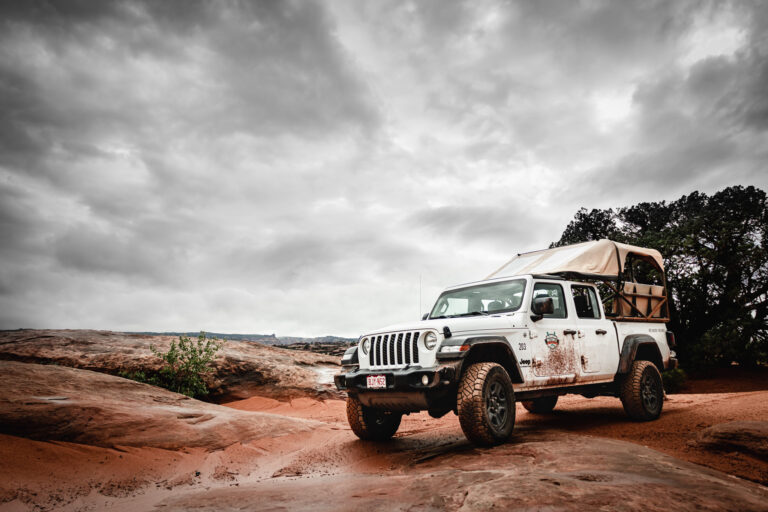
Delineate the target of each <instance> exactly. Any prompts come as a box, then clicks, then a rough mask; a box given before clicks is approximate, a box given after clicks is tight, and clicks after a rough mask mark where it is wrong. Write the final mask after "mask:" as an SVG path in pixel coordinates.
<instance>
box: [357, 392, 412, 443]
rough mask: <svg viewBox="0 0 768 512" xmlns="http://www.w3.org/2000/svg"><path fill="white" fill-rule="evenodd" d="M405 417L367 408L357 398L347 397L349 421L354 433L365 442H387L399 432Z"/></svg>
mask: <svg viewBox="0 0 768 512" xmlns="http://www.w3.org/2000/svg"><path fill="white" fill-rule="evenodd" d="M402 417H403V415H402V414H400V413H396V412H391V411H383V410H381V409H374V408H372V407H367V406H365V405H363V404H362V402H360V400H358V399H357V397H354V396H350V397H347V421H348V422H349V426H350V427H352V432H354V433H355V435H356V436H357V437H359V438H360V439H363V440H365V441H386V440H387V439H389V438H390V437H392V436H393V435H395V432H397V429H398V428H399V427H400V420H401V419H402Z"/></svg>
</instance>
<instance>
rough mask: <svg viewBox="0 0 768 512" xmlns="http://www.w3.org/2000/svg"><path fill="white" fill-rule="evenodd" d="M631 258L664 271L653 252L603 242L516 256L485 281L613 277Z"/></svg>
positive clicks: (621, 270)
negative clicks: (566, 275)
mask: <svg viewBox="0 0 768 512" xmlns="http://www.w3.org/2000/svg"><path fill="white" fill-rule="evenodd" d="M630 254H631V255H633V256H634V257H635V258H638V259H642V260H645V261H647V262H648V263H650V264H651V265H653V266H654V267H655V268H657V269H658V270H660V271H661V272H664V260H663V259H662V257H661V253H660V252H659V251H657V250H656V249H646V248H644V247H636V246H634V245H627V244H621V243H618V242H614V241H612V240H607V239H605V238H604V239H602V240H598V241H594V242H584V243H581V244H575V245H566V246H563V247H555V248H553V249H543V250H541V251H534V252H526V253H523V254H518V255H517V256H515V257H514V258H512V259H511V260H509V261H508V262H507V263H505V264H504V266H502V267H501V268H500V269H498V270H497V271H496V272H494V273H493V274H491V275H489V276H488V277H487V278H486V279H491V278H494V277H508V276H509V277H511V276H517V275H522V274H559V273H572V274H575V275H579V276H583V277H595V278H615V277H617V276H618V275H619V274H620V273H621V272H623V271H624V264H625V262H626V260H627V256H629V255H630Z"/></svg>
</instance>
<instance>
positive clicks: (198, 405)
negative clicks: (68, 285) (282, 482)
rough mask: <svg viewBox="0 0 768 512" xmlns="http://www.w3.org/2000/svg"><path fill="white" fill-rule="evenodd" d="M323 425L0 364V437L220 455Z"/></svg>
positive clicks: (109, 379)
mask: <svg viewBox="0 0 768 512" xmlns="http://www.w3.org/2000/svg"><path fill="white" fill-rule="evenodd" d="M316 426H317V422H314V421H311V420H304V419H300V418H287V417H282V416H275V415H273V414H265V413H257V412H244V411H238V410H234V409H231V408H228V407H223V406H219V405H214V404H209V403H205V402H200V401H198V400H194V399H191V398H188V397H186V396H184V395H179V394H176V393H171V392H170V391H166V390H164V389H160V388H156V387H154V386H150V385H147V384H141V383H138V382H134V381H131V380H127V379H122V378H119V377H113V376H111V375H106V374H103V373H98V372H92V371H87V370H78V369H74V368H67V367H63V366H56V365H40V364H30V363H18V362H12V361H0V433H2V434H10V435H15V436H20V437H26V438H29V439H36V440H56V441H70V442H74V443H81V444H89V445H94V446H105V447H114V446H148V447H156V448H165V449H171V450H175V449H180V448H182V447H192V448H194V447H203V448H206V449H208V450H216V449H220V448H224V447H226V446H230V445H232V444H234V443H239V442H246V441H250V440H254V439H259V438H262V437H264V436H270V437H274V436H275V435H285V434H290V433H297V432H303V431H308V430H311V429H312V428H315V427H316Z"/></svg>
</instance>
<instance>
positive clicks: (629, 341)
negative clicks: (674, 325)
mask: <svg viewBox="0 0 768 512" xmlns="http://www.w3.org/2000/svg"><path fill="white" fill-rule="evenodd" d="M642 345H653V349H654V350H655V351H656V352H658V353H659V359H660V360H661V359H662V358H661V351H660V350H659V346H658V342H657V341H656V340H655V339H654V338H653V337H652V336H649V335H648V334H630V335H629V336H627V337H626V338H624V342H623V343H622V346H621V355H620V357H619V369H618V371H617V372H616V373H618V374H625V373H628V372H629V369H630V368H631V367H632V363H633V362H634V361H635V356H636V355H637V350H638V348H640V346H642ZM663 364H664V361H663V360H662V365H663Z"/></svg>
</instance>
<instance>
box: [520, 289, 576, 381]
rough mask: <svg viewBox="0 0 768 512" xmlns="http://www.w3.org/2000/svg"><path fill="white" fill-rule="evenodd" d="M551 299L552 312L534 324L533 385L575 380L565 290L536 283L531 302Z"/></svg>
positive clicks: (572, 337)
mask: <svg viewBox="0 0 768 512" xmlns="http://www.w3.org/2000/svg"><path fill="white" fill-rule="evenodd" d="M537 297H550V298H551V299H552V302H553V303H554V312H552V313H551V314H547V315H544V317H543V318H542V319H541V320H538V321H537V322H535V323H534V324H533V329H532V332H531V334H532V336H535V337H532V338H531V340H530V341H531V348H532V349H533V359H532V361H531V367H532V368H533V377H534V379H533V380H534V382H535V383H536V385H539V386H541V385H553V384H564V383H568V382H572V381H574V380H575V379H576V375H577V372H576V350H575V335H576V333H577V329H576V325H575V321H574V320H572V319H571V315H569V311H568V307H567V306H566V301H565V290H564V289H563V285H562V284H560V283H553V282H537V283H535V284H534V287H533V295H532V297H531V300H533V299H535V298H537Z"/></svg>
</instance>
